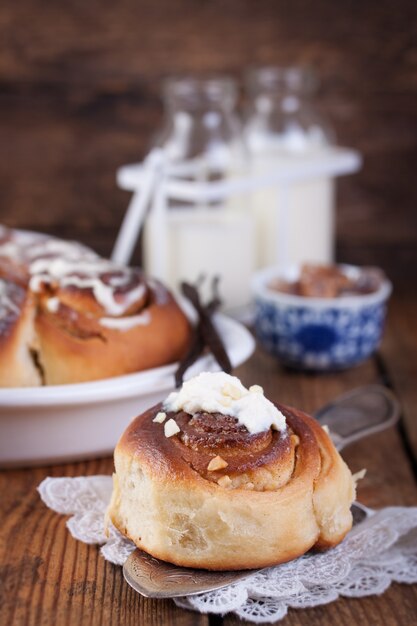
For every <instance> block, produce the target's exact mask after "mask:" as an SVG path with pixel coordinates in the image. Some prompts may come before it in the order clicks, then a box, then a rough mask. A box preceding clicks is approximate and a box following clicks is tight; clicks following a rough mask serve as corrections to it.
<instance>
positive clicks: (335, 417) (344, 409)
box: [315, 385, 401, 450]
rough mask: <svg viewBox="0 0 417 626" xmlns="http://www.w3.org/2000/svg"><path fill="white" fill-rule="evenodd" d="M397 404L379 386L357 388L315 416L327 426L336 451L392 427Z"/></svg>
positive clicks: (397, 410)
mask: <svg viewBox="0 0 417 626" xmlns="http://www.w3.org/2000/svg"><path fill="white" fill-rule="evenodd" d="M400 412H401V408H400V404H399V402H398V400H397V399H396V397H395V396H394V394H393V393H392V392H391V391H389V389H387V388H386V387H383V386H382V385H367V386H366V387H358V388H357V389H353V390H352V391H349V392H348V393H346V394H344V395H342V396H339V397H338V398H336V400H334V401H332V402H329V404H326V405H325V406H324V407H322V408H321V409H319V410H318V411H317V412H316V413H315V417H316V419H317V420H318V421H319V422H320V423H321V424H322V425H323V426H324V425H327V427H328V428H329V431H330V436H331V438H332V440H333V442H334V444H335V446H336V448H337V449H338V450H342V449H343V448H345V447H346V446H347V445H349V444H350V443H352V442H353V441H357V440H358V439H362V438H363V437H367V436H368V435H371V434H373V433H377V432H379V431H381V430H385V429H386V428H389V427H390V426H394V424H396V423H397V421H398V420H399V417H400Z"/></svg>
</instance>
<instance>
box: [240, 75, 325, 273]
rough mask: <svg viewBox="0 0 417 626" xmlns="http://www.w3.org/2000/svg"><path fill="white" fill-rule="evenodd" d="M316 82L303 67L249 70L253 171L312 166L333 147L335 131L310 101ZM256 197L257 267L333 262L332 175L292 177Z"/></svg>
mask: <svg viewBox="0 0 417 626" xmlns="http://www.w3.org/2000/svg"><path fill="white" fill-rule="evenodd" d="M315 87H316V81H315V79H314V77H313V76H312V74H311V73H310V72H309V71H307V70H304V69H302V68H297V67H294V68H279V67H264V68H260V69H257V70H253V71H251V72H249V73H248V76H247V91H248V95H249V99H250V104H249V110H248V114H247V118H246V123H245V138H246V142H247V145H248V147H249V150H250V154H251V162H252V172H253V174H254V175H255V176H265V175H266V174H268V173H271V174H273V173H274V172H279V171H281V172H282V171H284V170H285V171H287V172H291V168H293V167H294V166H297V165H300V164H303V163H304V164H306V166H308V165H309V164H311V163H314V162H316V161H317V160H318V159H320V158H321V157H322V156H323V154H325V153H326V151H328V150H330V149H331V148H330V146H331V145H332V143H333V139H334V137H333V132H332V130H331V128H330V127H329V125H328V124H327V123H326V122H325V121H324V120H323V119H321V118H320V117H319V116H318V114H317V113H316V112H315V110H314V108H313V107H312V105H311V96H312V94H313V93H314V91H315ZM284 194H285V198H284ZM252 202H253V204H252V208H253V211H254V214H255V217H256V228H257V267H264V266H267V265H277V264H278V263H279V262H280V263H281V264H283V263H285V264H292V263H301V262H305V261H307V262H308V261H312V262H317V263H331V262H332V261H333V256H334V182H333V179H332V177H330V176H329V177H320V178H309V179H306V180H299V181H296V182H291V183H289V185H288V187H287V188H286V189H284V188H283V187H282V186H280V187H275V188H272V187H266V188H265V189H262V190H260V191H256V192H255V193H254V194H253V198H252ZM280 206H281V207H282V211H285V214H284V215H283V213H282V212H281V213H280V210H279V207H280ZM280 230H285V232H280ZM284 246H285V255H284V256H285V258H283V254H282V248H283V247H284Z"/></svg>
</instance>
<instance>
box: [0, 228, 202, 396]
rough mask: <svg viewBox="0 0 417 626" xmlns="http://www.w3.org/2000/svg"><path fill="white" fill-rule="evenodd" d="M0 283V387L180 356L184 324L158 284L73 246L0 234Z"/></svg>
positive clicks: (104, 373) (98, 374) (66, 379)
mask: <svg viewBox="0 0 417 626" xmlns="http://www.w3.org/2000/svg"><path fill="white" fill-rule="evenodd" d="M0 280H1V281H2V283H1V284H4V285H7V290H6V288H4V289H3V290H2V291H0V345H2V346H3V348H4V349H3V353H2V355H0V386H21V385H39V384H42V383H45V384H66V383H77V382H85V381H91V380H97V379H101V378H107V377H111V376H118V375H121V374H128V373H133V372H137V371H141V370H145V369H149V368H152V367H158V366H160V365H165V364H167V363H171V362H174V361H176V360H178V359H179V358H181V357H182V356H183V354H184V352H185V351H186V349H187V345H188V342H189V337H190V325H189V322H188V320H187V318H186V316H185V315H184V313H183V312H182V311H181V309H180V308H179V306H178V305H177V303H176V301H175V300H174V298H173V297H172V295H171V294H170V293H169V292H168V291H167V290H166V289H165V288H164V287H163V286H162V285H161V284H159V283H157V282H156V281H152V280H147V279H146V278H145V276H144V275H143V273H142V272H141V271H140V270H138V269H134V268H124V267H117V266H115V265H114V264H112V263H110V262H109V261H106V260H104V259H100V258H99V257H98V256H97V255H96V254H95V253H93V252H92V251H91V250H89V249H88V248H85V247H83V246H81V245H79V244H77V243H72V242H63V241H61V240H58V239H55V238H52V237H47V236H45V235H40V234H37V233H25V232H19V231H11V230H7V229H4V228H1V227H0ZM0 286H1V285H0ZM6 291H7V293H6ZM9 292H10V293H12V292H13V294H14V296H13V297H14V298H15V299H16V304H13V305H12V308H13V315H12V314H11V313H10V311H9V312H8V309H7V306H6V305H7V303H8V302H9V295H8V294H9ZM5 307H6V308H5ZM10 363H12V365H13V366H12V367H10Z"/></svg>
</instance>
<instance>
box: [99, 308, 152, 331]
mask: <svg viewBox="0 0 417 626" xmlns="http://www.w3.org/2000/svg"><path fill="white" fill-rule="evenodd" d="M150 321H151V314H150V313H149V311H144V312H143V313H140V314H139V315H130V316H127V317H101V318H100V319H99V323H100V325H101V326H104V327H105V328H112V329H114V330H130V329H131V328H134V326H145V325H146V324H150Z"/></svg>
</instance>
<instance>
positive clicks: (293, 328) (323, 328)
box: [252, 265, 392, 371]
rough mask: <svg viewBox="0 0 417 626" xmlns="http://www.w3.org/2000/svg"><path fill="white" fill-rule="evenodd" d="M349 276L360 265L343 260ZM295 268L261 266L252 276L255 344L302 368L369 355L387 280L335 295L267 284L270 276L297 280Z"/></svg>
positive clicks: (379, 327) (339, 365)
mask: <svg viewBox="0 0 417 626" xmlns="http://www.w3.org/2000/svg"><path fill="white" fill-rule="evenodd" d="M342 267H343V269H344V271H346V273H347V274H348V275H350V276H353V277H354V276H357V275H358V274H359V272H360V268H359V267H354V266H351V265H343V266H342ZM298 273H299V270H298V268H296V267H292V268H289V269H288V270H287V271H286V272H285V273H283V272H279V270H277V269H276V268H271V267H269V268H266V269H263V270H261V271H259V272H257V273H256V274H255V276H254V279H253V283H252V288H253V293H254V297H255V332H256V335H257V337H258V340H259V342H260V344H261V345H262V346H263V347H264V348H265V349H266V350H267V351H268V352H270V353H272V354H273V355H275V356H276V357H278V359H279V360H280V361H281V362H282V363H283V364H285V365H288V366H290V367H295V368H298V369H304V370H316V371H317V370H335V369H344V368H347V367H351V366H352V365H356V364H358V363H360V362H361V361H363V360H365V359H366V358H367V357H369V356H370V355H371V354H372V353H373V352H374V351H375V350H376V348H377V347H378V345H379V342H380V340H381V337H382V332H383V327H384V320H385V313H386V302H387V299H388V298H389V296H390V293H391V290H392V285H391V283H390V281H389V280H387V279H385V280H384V281H383V282H382V284H381V286H380V288H379V289H378V291H375V292H373V293H370V294H365V295H354V296H353V295H352V296H350V295H349V296H341V297H338V298H306V297H304V296H297V295H291V294H287V293H280V292H278V291H275V290H272V289H270V288H268V285H269V284H270V283H271V281H273V280H274V279H277V278H281V279H285V280H291V281H293V280H297V278H298Z"/></svg>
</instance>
